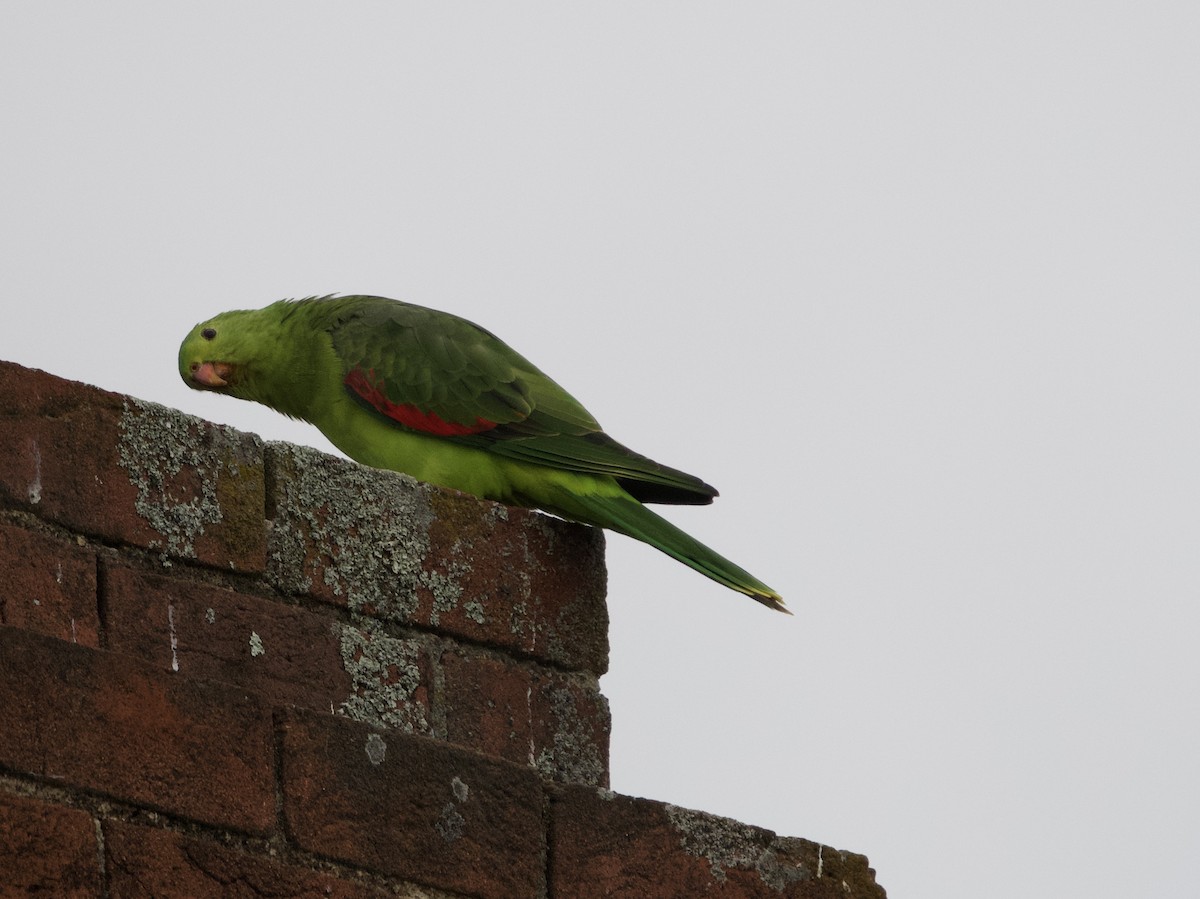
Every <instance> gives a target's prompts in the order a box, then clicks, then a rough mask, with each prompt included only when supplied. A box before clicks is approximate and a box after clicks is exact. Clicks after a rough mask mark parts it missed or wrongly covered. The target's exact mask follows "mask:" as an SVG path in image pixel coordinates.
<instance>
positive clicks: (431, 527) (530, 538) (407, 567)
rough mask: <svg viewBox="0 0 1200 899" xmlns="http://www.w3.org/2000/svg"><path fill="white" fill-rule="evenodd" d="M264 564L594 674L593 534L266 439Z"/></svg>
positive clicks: (414, 621) (363, 601)
mask: <svg viewBox="0 0 1200 899" xmlns="http://www.w3.org/2000/svg"><path fill="white" fill-rule="evenodd" d="M267 464H268V496H267V509H268V515H269V516H270V517H271V519H272V526H271V529H270V537H269V544H268V556H269V571H270V574H271V577H272V578H273V580H274V581H275V583H276V584H278V586H279V587H280V588H281V589H283V590H284V591H286V592H291V593H307V594H309V595H312V596H316V597H318V598H320V599H323V600H325V601H328V602H334V603H337V604H340V605H344V606H346V607H348V608H350V609H352V610H354V611H356V612H363V613H366V614H369V615H373V616H376V617H379V618H382V619H385V620H389V621H395V622H398V623H401V624H409V625H418V626H421V627H428V628H436V629H437V630H438V631H440V632H442V633H445V634H450V635H453V636H457V637H462V638H464V639H467V640H471V641H473V642H477V643H485V644H488V645H492V646H496V647H499V648H502V649H506V650H511V651H517V652H520V653H525V654H529V655H533V656H535V657H538V658H541V659H544V660H546V661H549V662H551V663H554V664H557V665H561V666H563V667H566V668H572V669H583V670H588V671H592V672H595V673H597V674H598V673H602V672H603V671H604V670H605V669H606V667H607V664H608V636H607V627H608V618H607V611H606V608H605V605H604V568H603V537H602V535H601V534H600V533H599V532H598V531H596V530H594V529H592V528H585V527H582V526H581V525H575V524H570V523H567V522H563V521H559V520H557V519H553V518H550V517H548V516H545V515H541V514H539V513H536V512H531V511H527V510H521V509H510V508H507V507H505V506H501V505H497V504H495V503H488V502H484V501H481V500H478V499H475V498H473V497H470V496H465V495H462V494H456V493H453V492H450V491H444V490H438V489H436V488H433V487H430V486H428V485H425V484H420V483H418V482H417V481H414V480H413V479H412V478H408V477H405V476H403V475H397V474H393V473H388V472H380V471H376V470H373V469H369V468H363V467H361V466H358V465H354V464H353V463H348V462H345V461H343V460H340V459H335V458H333V457H331V456H326V455H324V454H322V453H318V452H316V451H315V450H310V449H305V448H302V447H296V446H291V445H289V444H268V445H267Z"/></svg>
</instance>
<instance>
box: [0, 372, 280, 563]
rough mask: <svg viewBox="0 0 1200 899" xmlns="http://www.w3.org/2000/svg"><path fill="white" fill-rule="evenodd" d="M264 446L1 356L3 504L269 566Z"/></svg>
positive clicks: (138, 541) (175, 550) (121, 535)
mask: <svg viewBox="0 0 1200 899" xmlns="http://www.w3.org/2000/svg"><path fill="white" fill-rule="evenodd" d="M263 477H264V472H263V459H262V444H261V442H260V441H259V439H258V438H257V437H255V436H253V435H251V434H243V433H240V432H238V431H235V430H233V429H232V428H223V427H219V426H217V425H213V424H211V423H209V422H205V421H202V420H201V419H198V418H193V417H191V416H188V415H184V414H183V413H182V412H177V411H175V410H172V409H167V408H164V407H162V406H158V405H155V404H154V403H146V402H143V401H141V400H136V399H133V398H132V397H125V396H121V395H119V394H115V393H110V392H108V391H105V390H100V389H98V388H95V387H90V386H88V385H85V384H79V383H77V382H74V381H66V380H64V379H62V378H56V377H54V376H53V375H48V374H46V373H45V372H40V371H36V370H33V369H27V368H23V367H21V366H19V365H14V364H12V363H8V362H0V505H6V506H8V507H10V508H16V509H21V510H23V511H29V512H33V513H35V514H37V515H39V516H42V517H44V518H45V519H47V520H49V521H53V522H56V523H58V524H61V525H64V526H66V527H68V528H70V529H72V530H77V531H80V532H82V533H85V534H89V535H92V536H95V537H99V538H101V539H104V540H109V541H117V542H127V543H131V544H133V545H135V546H141V547H145V548H147V549H151V550H158V551H162V552H164V553H165V554H167V555H168V556H172V557H175V558H183V559H196V560H198V561H200V562H203V563H205V564H208V565H214V566H217V567H221V568H236V569H238V570H244V571H262V570H263V567H264V565H265V545H266V535H265V522H264V519H263Z"/></svg>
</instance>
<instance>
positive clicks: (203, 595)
mask: <svg viewBox="0 0 1200 899" xmlns="http://www.w3.org/2000/svg"><path fill="white" fill-rule="evenodd" d="M104 573H105V576H104V591H105V608H106V612H107V614H106V633H107V637H108V647H109V648H110V649H112V650H114V651H116V652H123V653H129V654H132V655H138V656H141V657H142V658H145V659H150V660H152V661H154V662H156V663H157V664H159V665H161V666H162V667H164V668H167V669H169V670H171V671H178V672H179V673H180V674H183V675H187V676H191V677H197V678H201V679H203V680H217V681H225V682H227V683H231V684H237V685H238V686H241V687H245V688H246V689H249V690H254V691H255V692H257V693H259V694H261V695H263V696H264V697H266V698H267V699H268V700H270V701H271V702H273V703H276V704H281V705H287V704H296V705H303V706H307V707H309V708H317V709H324V710H326V711H328V710H329V709H330V708H331V707H334V706H340V705H341V704H342V703H343V702H345V700H346V699H347V698H348V697H349V695H350V688H351V683H350V675H349V674H347V672H346V671H345V670H344V668H343V665H342V659H341V643H342V640H341V628H340V626H339V625H338V624H337V623H336V622H335V621H334V620H333V617H332V616H330V615H319V614H317V613H315V612H311V611H308V610H306V609H299V608H296V607H294V606H288V605H284V604H283V603H279V602H272V601H271V600H268V599H263V598H261V597H258V596H249V595H246V594H243V593H237V592H234V591H233V590H226V589H223V588H220V587H214V586H211V585H207V584H203V583H197V582H194V581H187V580H184V579H182V578H180V577H177V576H167V575H162V574H155V573H152V572H145V571H140V570H137V569H134V568H130V567H127V566H124V565H119V564H115V565H106V566H105V572H104Z"/></svg>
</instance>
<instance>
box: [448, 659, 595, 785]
mask: <svg viewBox="0 0 1200 899" xmlns="http://www.w3.org/2000/svg"><path fill="white" fill-rule="evenodd" d="M442 669H443V672H444V678H445V693H444V695H445V716H446V736H447V739H449V740H450V741H451V742H454V743H460V744H462V745H464V746H468V747H470V748H472V749H474V750H476V751H477V752H482V753H485V754H487V755H493V756H497V757H499V758H503V759H507V760H508V761H510V762H516V763H518V764H524V765H529V766H531V767H533V768H535V769H536V770H537V771H538V772H539V773H540V774H541V775H542V776H543V777H546V778H548V779H550V780H555V781H559V782H562V783H584V784H589V785H592V786H605V787H606V786H608V740H609V732H610V719H609V713H608V703H607V702H606V701H605V699H604V697H603V696H601V695H600V691H599V689H598V688H597V687H596V684H595V681H592V680H589V679H587V678H584V677H582V676H578V675H576V676H570V675H564V674H561V673H558V672H553V671H549V670H547V669H545V668H541V667H539V666H536V665H533V664H531V663H525V664H520V663H516V662H513V661H511V660H508V659H497V658H490V657H487V656H483V655H481V654H479V653H471V652H466V651H464V652H447V653H445V654H444V655H443V656H442Z"/></svg>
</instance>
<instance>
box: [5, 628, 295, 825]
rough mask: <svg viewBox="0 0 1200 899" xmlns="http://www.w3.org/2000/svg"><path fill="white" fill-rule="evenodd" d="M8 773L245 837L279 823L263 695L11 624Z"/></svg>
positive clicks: (8, 636) (8, 630)
mask: <svg viewBox="0 0 1200 899" xmlns="http://www.w3.org/2000/svg"><path fill="white" fill-rule="evenodd" d="M0 767H3V768H7V769H8V770H10V771H14V772H18V773H22V774H28V775H33V776H34V777H37V778H40V779H42V780H44V781H47V782H49V783H53V784H58V785H69V786H74V787H80V788H83V789H85V790H90V791H94V792H96V793H100V794H104V795H107V796H112V797H115V798H117V799H120V800H123V801H125V802H131V803H135V804H138V805H142V806H145V807H147V808H151V809H157V810H161V811H167V812H171V813H173V814H177V815H182V816H184V817H188V818H194V819H196V820H198V821H204V822H207V823H209V824H213V825H217V826H222V827H229V828H233V829H235V830H245V831H250V832H260V833H261V832H265V831H267V830H269V829H270V828H271V827H272V825H273V823H274V811H275V794H274V777H273V750H272V731H271V718H270V712H269V710H268V709H266V708H265V707H264V706H263V705H262V704H261V703H260V702H259V701H258V700H257V699H256V698H254V697H253V696H249V695H247V694H246V693H244V692H243V691H239V690H236V689H234V688H230V687H225V686H224V685H218V684H205V683H202V682H199V681H194V680H190V679H185V678H180V677H176V676H174V675H172V674H171V673H170V672H167V671H162V670H161V669H159V668H157V667H155V666H152V665H150V664H148V663H145V662H142V661H140V660H137V659H133V658H130V657H127V656H121V655H117V654H114V653H106V652H101V651H98V650H94V649H87V648H84V647H80V646H75V645H72V644H69V643H64V642H62V641H60V640H55V639H52V638H49V637H44V636H41V635H38V634H32V633H29V632H26V631H21V630H16V629H14V628H10V627H0Z"/></svg>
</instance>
